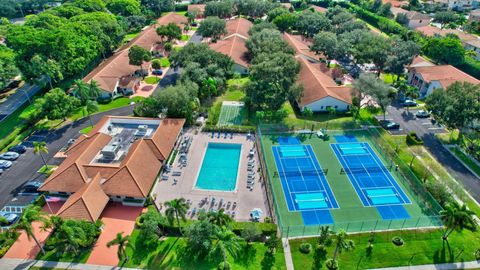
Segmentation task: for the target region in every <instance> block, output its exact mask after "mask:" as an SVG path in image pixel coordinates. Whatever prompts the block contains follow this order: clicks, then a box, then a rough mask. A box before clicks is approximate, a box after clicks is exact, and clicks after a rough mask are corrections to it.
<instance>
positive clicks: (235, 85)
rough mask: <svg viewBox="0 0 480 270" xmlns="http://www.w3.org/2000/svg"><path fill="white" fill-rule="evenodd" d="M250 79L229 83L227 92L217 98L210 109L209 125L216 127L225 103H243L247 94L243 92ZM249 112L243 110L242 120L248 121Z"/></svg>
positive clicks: (229, 81)
mask: <svg viewBox="0 0 480 270" xmlns="http://www.w3.org/2000/svg"><path fill="white" fill-rule="evenodd" d="M248 81H249V79H248V78H242V79H230V80H228V81H227V91H226V92H225V93H223V95H221V96H219V97H217V98H216V99H215V101H214V102H213V104H212V106H211V107H210V109H209V113H208V114H209V124H212V125H216V124H217V122H218V118H219V117H220V112H221V109H222V102H223V101H242V100H243V98H244V97H245V92H244V91H243V89H244V87H245V85H246V84H247V83H248ZM246 113H247V110H246V109H243V110H242V118H243V119H246V118H247V117H245V116H246Z"/></svg>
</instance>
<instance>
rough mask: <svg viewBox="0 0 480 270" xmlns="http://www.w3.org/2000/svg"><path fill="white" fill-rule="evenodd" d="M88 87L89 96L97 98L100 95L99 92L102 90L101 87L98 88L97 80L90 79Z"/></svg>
mask: <svg viewBox="0 0 480 270" xmlns="http://www.w3.org/2000/svg"><path fill="white" fill-rule="evenodd" d="M89 88H90V98H92V99H93V98H98V97H99V96H100V93H101V92H102V89H101V88H100V85H98V82H97V81H95V80H91V81H90V84H89Z"/></svg>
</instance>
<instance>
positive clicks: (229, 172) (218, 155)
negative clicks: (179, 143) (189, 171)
mask: <svg viewBox="0 0 480 270" xmlns="http://www.w3.org/2000/svg"><path fill="white" fill-rule="evenodd" d="M241 149H242V145H241V144H231V143H209V144H208V147H207V151H206V152H205V156H204V157H203V162H202V167H201V169H200V173H199V174H198V178H197V183H196V184H195V188H197V189H207V190H219V191H234V190H235V186H236V184H237V173H238V166H239V161H240V151H241Z"/></svg>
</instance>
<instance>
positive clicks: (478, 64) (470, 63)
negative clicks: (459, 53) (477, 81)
mask: <svg viewBox="0 0 480 270" xmlns="http://www.w3.org/2000/svg"><path fill="white" fill-rule="evenodd" d="M457 68H458V69H460V70H462V71H463V72H465V73H468V74H470V75H471V76H473V77H475V78H480V61H476V60H475V59H473V58H472V57H470V56H465V63H463V64H461V65H458V66H457Z"/></svg>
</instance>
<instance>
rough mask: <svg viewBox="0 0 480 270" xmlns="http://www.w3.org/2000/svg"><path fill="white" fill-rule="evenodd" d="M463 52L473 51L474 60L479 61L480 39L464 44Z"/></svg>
mask: <svg viewBox="0 0 480 270" xmlns="http://www.w3.org/2000/svg"><path fill="white" fill-rule="evenodd" d="M465 50H470V51H473V52H474V53H475V56H474V57H475V59H476V60H480V39H475V40H469V41H467V42H465Z"/></svg>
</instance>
